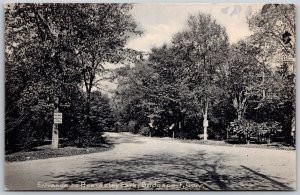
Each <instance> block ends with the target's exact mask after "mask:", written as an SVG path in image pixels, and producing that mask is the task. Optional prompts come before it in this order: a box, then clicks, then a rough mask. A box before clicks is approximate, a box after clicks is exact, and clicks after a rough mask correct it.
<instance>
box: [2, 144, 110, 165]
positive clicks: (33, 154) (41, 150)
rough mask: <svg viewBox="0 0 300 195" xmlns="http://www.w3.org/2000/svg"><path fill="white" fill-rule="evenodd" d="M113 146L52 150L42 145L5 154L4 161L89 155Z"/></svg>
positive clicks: (103, 145) (69, 147) (48, 146)
mask: <svg viewBox="0 0 300 195" xmlns="http://www.w3.org/2000/svg"><path fill="white" fill-rule="evenodd" d="M111 147H113V145H111V144H102V146H100V147H91V148H77V147H73V146H72V147H71V146H67V147H61V148H58V149H55V150H53V149H52V148H51V145H44V146H39V147H35V148H33V149H32V150H31V151H26V152H24V151H21V152H16V153H12V154H6V155H5V160H6V161H8V162H14V161H27V160H37V159H47V158H55V157H62V156H74V155H81V154H89V153H95V152H102V151H106V150H109V149H110V148H111Z"/></svg>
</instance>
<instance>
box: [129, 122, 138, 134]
mask: <svg viewBox="0 0 300 195" xmlns="http://www.w3.org/2000/svg"><path fill="white" fill-rule="evenodd" d="M127 129H128V131H129V132H131V133H134V134H136V133H138V128H137V122H136V121H134V120H131V121H129V122H128V125H127Z"/></svg>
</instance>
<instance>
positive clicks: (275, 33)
mask: <svg viewBox="0 0 300 195" xmlns="http://www.w3.org/2000/svg"><path fill="white" fill-rule="evenodd" d="M295 18H296V8H295V5H293V4H266V5H264V6H263V8H262V10H261V12H260V13H257V14H256V15H254V16H252V17H251V18H249V19H248V22H249V26H250V29H251V30H252V31H253V32H254V35H253V39H254V40H255V41H256V42H257V43H261V48H262V49H263V50H265V52H264V53H265V54H268V55H269V56H272V57H271V59H272V60H273V61H271V62H272V63H273V64H274V63H278V62H279V64H284V63H286V64H288V65H289V69H290V70H292V74H294V72H295V70H296V68H295V66H296V63H295V57H296V50H295V48H296V20H295ZM268 55H266V56H268ZM293 78H294V79H293V81H291V83H289V85H292V88H293V94H292V95H291V96H290V97H292V99H293V101H292V102H293V104H292V105H293V106H292V123H291V128H290V129H291V134H292V135H291V137H292V142H295V121H296V120H295V94H296V91H295V84H296V80H295V77H293ZM275 80H276V79H275ZM276 83H277V84H279V85H281V84H280V83H282V82H281V81H279V80H276ZM282 97H283V96H282ZM282 101H285V100H284V99H283V100H282Z"/></svg>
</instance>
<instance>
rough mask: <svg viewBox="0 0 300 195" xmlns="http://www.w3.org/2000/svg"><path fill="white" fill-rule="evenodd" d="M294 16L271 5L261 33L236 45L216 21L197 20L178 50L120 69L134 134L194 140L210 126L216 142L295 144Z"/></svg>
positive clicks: (258, 23)
mask: <svg viewBox="0 0 300 195" xmlns="http://www.w3.org/2000/svg"><path fill="white" fill-rule="evenodd" d="M294 11H295V7H294V6H292V5H277V4H276V5H271V4H268V5H265V6H263V9H262V11H261V12H260V13H257V14H255V15H253V16H252V17H251V18H249V25H250V28H251V30H253V35H251V36H249V37H247V38H245V39H244V40H241V41H239V42H237V43H235V44H232V45H229V43H228V38H227V34H226V29H224V28H222V27H221V26H220V25H219V24H217V22H216V21H215V20H214V19H212V18H211V16H209V15H205V14H201V13H200V14H198V15H194V16H190V17H189V18H188V20H187V24H186V29H185V30H183V31H182V32H179V33H177V34H175V35H174V37H173V39H172V43H171V44H168V45H163V46H162V47H160V48H153V49H152V51H151V52H150V53H149V56H148V58H147V59H142V60H137V61H136V62H135V66H134V67H131V68H130V67H126V68H122V69H120V70H118V73H119V75H121V76H120V78H119V87H118V89H117V91H116V93H115V96H114V99H113V100H114V101H113V102H114V107H115V112H116V113H117V116H118V117H119V121H121V122H122V124H123V126H125V127H124V128H126V124H128V125H129V126H128V127H129V128H128V129H129V130H130V131H132V132H134V133H138V132H140V133H142V134H145V135H152V136H170V137H171V136H175V137H179V138H192V139H194V138H199V137H200V138H203V131H204V128H203V125H204V122H205V120H208V122H209V126H208V136H209V138H210V139H223V140H224V139H230V137H237V139H238V141H239V142H248V141H250V138H251V139H252V138H253V137H255V139H256V141H257V142H265V141H266V140H268V141H270V140H271V141H279V140H280V141H284V142H286V143H292V142H293V140H294V137H293V135H292V134H293V129H294V115H295V111H294V110H295V107H294V102H295V99H294V98H295V84H294V83H295V80H294V78H295V77H294V69H293V67H294V65H295V54H294V52H295V50H294V44H295V43H294V41H295V33H294V31H295V24H294V23H295V15H294V14H295V13H294ZM286 31H288V33H286ZM287 35H288V36H289V37H285V36H287ZM279 48H280V49H279ZM282 56H284V58H282ZM288 110H289V111H288ZM145 127H148V128H149V130H148V129H145ZM145 132H146V133H145ZM274 132H275V133H274ZM271 134H272V137H271V138H270V137H268V136H270V135H271Z"/></svg>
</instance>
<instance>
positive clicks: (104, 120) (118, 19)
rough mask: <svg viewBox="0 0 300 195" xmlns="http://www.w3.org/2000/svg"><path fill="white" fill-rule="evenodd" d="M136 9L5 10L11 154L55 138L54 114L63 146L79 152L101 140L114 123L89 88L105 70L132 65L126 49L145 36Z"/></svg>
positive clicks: (116, 6) (106, 106) (101, 6)
mask: <svg viewBox="0 0 300 195" xmlns="http://www.w3.org/2000/svg"><path fill="white" fill-rule="evenodd" d="M131 8H132V5H130V4H7V7H6V10H5V18H6V21H5V43H6V45H5V46H6V48H5V54H6V62H5V63H6V78H5V90H6V91H5V92H6V105H5V110H6V115H5V122H6V131H5V142H6V148H7V151H8V150H10V149H14V150H16V149H26V148H31V147H32V146H33V145H37V144H42V143H43V142H44V141H45V140H47V138H48V139H49V138H50V139H51V130H52V124H53V111H54V108H55V107H58V109H59V111H60V112H62V113H63V124H62V125H60V132H59V135H60V138H61V139H64V140H66V139H68V141H69V142H70V143H72V142H73V143H77V144H78V145H81V146H84V145H87V144H94V143H95V142H97V140H98V139H100V140H99V141H101V132H103V131H104V130H106V129H107V128H109V127H110V125H111V123H112V122H111V116H110V115H111V114H110V108H109V101H108V100H107V98H105V97H103V96H101V94H99V93H93V91H92V89H93V87H95V86H96V85H97V81H96V78H97V77H96V76H97V74H101V73H103V72H105V71H106V70H104V69H103V64H104V63H105V62H119V61H120V60H124V59H125V58H127V56H128V53H129V52H128V51H125V50H123V48H124V45H125V44H126V41H127V39H128V38H129V36H130V35H132V34H139V33H140V32H139V31H137V30H136V28H137V26H136V24H135V21H134V20H133V18H132V17H131V16H130V14H129V11H130V9H131ZM83 86H84V87H83ZM56 99H59V102H56ZM64 105H70V106H64ZM93 139H95V140H94V141H93Z"/></svg>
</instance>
